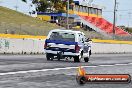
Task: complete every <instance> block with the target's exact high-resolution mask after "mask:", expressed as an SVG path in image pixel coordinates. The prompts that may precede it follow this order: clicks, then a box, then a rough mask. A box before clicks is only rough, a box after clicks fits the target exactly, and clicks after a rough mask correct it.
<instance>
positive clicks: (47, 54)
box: [46, 53, 52, 61]
mask: <svg viewBox="0 0 132 88" xmlns="http://www.w3.org/2000/svg"><path fill="white" fill-rule="evenodd" d="M46 58H47V61H49V60H52V55H51V54H49V53H46Z"/></svg>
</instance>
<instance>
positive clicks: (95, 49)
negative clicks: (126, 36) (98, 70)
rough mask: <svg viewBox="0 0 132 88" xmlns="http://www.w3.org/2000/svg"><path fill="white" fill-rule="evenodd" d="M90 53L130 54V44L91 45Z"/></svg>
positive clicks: (131, 49) (131, 46)
mask: <svg viewBox="0 0 132 88" xmlns="http://www.w3.org/2000/svg"><path fill="white" fill-rule="evenodd" d="M91 50H92V53H132V45H131V44H110V43H92V49H91Z"/></svg>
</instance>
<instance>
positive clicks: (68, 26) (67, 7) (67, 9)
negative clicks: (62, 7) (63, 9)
mask: <svg viewBox="0 0 132 88" xmlns="http://www.w3.org/2000/svg"><path fill="white" fill-rule="evenodd" d="M67 29H69V0H67Z"/></svg>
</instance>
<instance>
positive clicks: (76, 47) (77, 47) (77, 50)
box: [75, 45, 80, 53]
mask: <svg viewBox="0 0 132 88" xmlns="http://www.w3.org/2000/svg"><path fill="white" fill-rule="evenodd" d="M75 51H76V53H79V51H80V47H79V46H78V45H76V46H75Z"/></svg>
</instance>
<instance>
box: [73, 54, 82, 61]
mask: <svg viewBox="0 0 132 88" xmlns="http://www.w3.org/2000/svg"><path fill="white" fill-rule="evenodd" d="M81 59H82V54H80V55H79V56H74V62H80V61H81Z"/></svg>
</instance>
